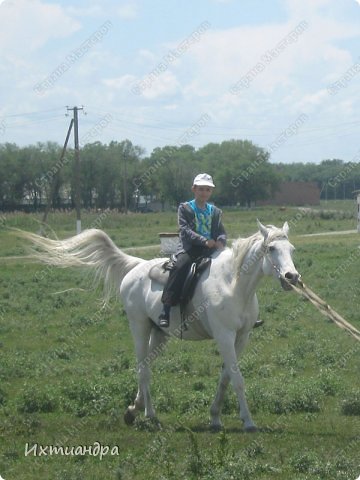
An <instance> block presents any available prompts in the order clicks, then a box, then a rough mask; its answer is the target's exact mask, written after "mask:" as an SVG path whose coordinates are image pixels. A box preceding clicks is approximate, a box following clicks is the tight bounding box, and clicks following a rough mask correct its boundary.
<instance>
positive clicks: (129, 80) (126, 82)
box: [103, 75, 136, 91]
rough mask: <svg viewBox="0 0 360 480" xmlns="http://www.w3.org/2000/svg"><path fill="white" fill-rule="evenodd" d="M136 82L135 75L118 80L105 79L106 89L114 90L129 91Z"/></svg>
mask: <svg viewBox="0 0 360 480" xmlns="http://www.w3.org/2000/svg"><path fill="white" fill-rule="evenodd" d="M135 81H136V77H134V75H123V76H121V77H117V78H105V79H104V80H103V84H104V85H105V86H106V87H110V88H114V89H117V90H122V89H126V90H127V91H129V89H130V87H131V85H133V83H134V82H135Z"/></svg>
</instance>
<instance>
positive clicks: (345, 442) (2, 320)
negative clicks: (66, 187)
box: [0, 202, 360, 480]
mask: <svg viewBox="0 0 360 480" xmlns="http://www.w3.org/2000/svg"><path fill="white" fill-rule="evenodd" d="M353 207H354V206H353V204H352V203H351V204H350V202H349V203H340V204H339V205H331V204H330V202H329V204H328V205H326V206H325V205H322V207H321V208H320V209H317V210H316V211H307V212H303V211H299V210H296V209H293V208H287V209H285V210H279V209H277V208H263V209H256V210H241V211H239V210H238V211H236V210H225V211H224V222H225V224H226V226H227V230H228V233H229V236H230V237H231V238H235V237H236V236H238V235H239V234H241V235H242V236H246V235H249V234H251V233H254V231H255V230H256V218H257V217H258V218H259V219H260V220H261V221H262V222H263V223H267V224H268V223H273V224H275V225H281V224H282V223H283V222H284V221H285V220H287V221H289V223H290V226H291V232H290V233H291V234H290V239H291V241H292V243H293V244H294V245H295V246H296V252H295V263H296V265H297V267H298V270H299V271H300V272H301V273H302V276H303V279H304V281H305V283H307V284H308V285H309V286H310V287H311V288H312V289H313V290H314V291H315V292H316V293H317V294H319V295H320V296H321V297H322V298H324V299H325V300H326V301H327V302H328V303H330V305H331V306H332V307H333V308H335V310H337V311H338V312H339V313H340V314H341V315H343V316H344V317H345V318H346V319H347V320H348V321H349V322H351V323H352V324H353V325H354V326H356V327H357V328H360V314H359V306H358V305H359V302H358V299H359V294H360V280H359V258H360V251H359V249H358V246H359V244H360V241H359V240H360V236H359V235H358V234H356V233H354V234H347V235H325V236H318V237H317V236H314V237H306V236H303V235H305V234H308V233H315V232H332V231H340V230H350V229H355V228H356V224H355V220H354V215H353ZM40 218H41V217H40V216H34V215H23V214H16V215H3V216H1V219H2V221H1V222H0V257H1V259H0V269H1V274H0V380H1V383H0V416H1V420H0V435H1V439H0V455H1V456H0V476H2V477H3V478H4V479H5V480H13V479H16V480H35V479H36V480H49V479H51V480H100V479H106V480H107V479H109V480H119V479H126V480H153V479H154V480H155V479H156V480H157V479H162V480H165V479H166V480H168V479H184V480H192V479H209V480H210V479H211V480H213V479H214V480H215V479H217V480H220V479H221V480H223V479H225V480H227V479H229V480H230V479H235V480H236V479H260V480H263V479H264V480H265V479H269V480H270V479H276V480H288V479H294V480H305V479H343V480H356V479H357V477H358V476H359V475H360V434H359V432H360V428H359V427H360V390H359V372H360V355H359V353H360V345H359V343H358V342H356V340H355V339H354V338H352V337H350V336H349V335H348V334H346V333H345V332H343V331H341V330H340V329H339V328H338V327H336V326H335V325H334V324H332V323H330V322H329V321H328V320H326V319H325V317H323V316H322V315H321V314H320V313H318V312H317V311H316V310H315V309H314V307H313V306H311V305H309V304H308V303H307V302H304V301H303V300H302V299H301V298H300V297H298V296H297V295H296V294H295V293H293V292H290V293H288V292H283V291H282V290H281V287H280V285H278V284H277V283H276V282H275V281H274V280H272V279H264V280H263V281H262V282H261V284H260V288H259V291H258V294H259V301H260V309H261V318H263V319H264V320H265V325H264V326H263V327H261V328H259V329H256V330H254V332H253V335H252V338H251V340H250V343H249V345H248V347H247V349H246V352H245V355H244V356H243V357H242V360H241V362H240V367H241V369H242V372H243V374H244V377H245V381H246V387H247V397H248V401H249V404H250V409H251V412H252V414H253V417H254V420H255V421H256V423H257V425H258V426H259V427H260V431H259V432H257V433H255V434H246V433H244V432H243V430H242V425H241V423H240V420H239V419H238V411H237V402H236V399H235V395H234V393H233V391H232V390H231V389H229V392H228V396H227V399H226V402H225V408H224V413H223V422H224V425H225V429H224V431H222V432H220V433H211V432H210V430H209V426H208V425H209V407H210V403H211V401H212V399H213V395H214V393H215V389H216V385H217V381H218V375H219V370H220V366H221V363H222V362H221V358H220V356H219V355H218V353H217V350H216V346H215V344H214V343H213V342H211V341H208V342H200V343H195V342H194V343H192V342H181V341H175V340H171V341H170V343H169V346H168V349H167V351H166V352H165V353H164V355H163V356H162V357H160V358H159V359H158V360H157V362H156V363H155V365H154V368H153V382H152V394H153V400H154V404H155V407H156V409H157V414H158V418H159V420H160V422H161V424H162V429H161V430H159V429H158V428H157V427H156V425H154V424H153V423H151V422H148V421H146V420H145V418H144V417H140V418H138V419H137V421H136V424H135V426H134V427H127V426H126V425H125V424H124V422H123V412H124V410H125V408H126V407H127V405H128V404H129V403H130V402H131V401H132V400H133V398H134V395H135V393H136V386H137V385H136V366H135V356H134V352H133V345H132V339H131V336H130V332H129V328H128V325H127V321H126V318H125V316H124V314H123V311H122V307H121V304H120V303H117V302H115V301H113V302H112V303H111V305H110V307H109V308H108V309H107V310H105V311H104V310H101V304H100V299H101V289H99V290H97V291H96V292H94V291H92V290H91V277H89V276H88V275H84V274H83V272H80V271H78V270H62V269H55V268H50V267H45V266H44V265H38V264H35V263H30V262H27V261H26V260H25V259H23V258H21V257H22V256H23V255H26V250H25V248H24V244H23V242H22V241H20V240H18V239H17V238H16V237H15V236H14V235H13V234H12V233H11V231H9V230H8V229H7V227H8V226H9V227H15V228H21V229H25V230H30V231H37V230H38V229H39V220H40ZM99 218H100V214H96V213H91V214H90V213H89V214H84V216H83V227H84V228H85V227H89V226H98V227H99V228H102V229H104V230H105V231H106V232H107V233H108V234H109V235H110V236H111V238H112V239H113V240H114V241H115V242H116V244H117V245H118V246H119V247H123V248H125V247H135V249H134V252H135V254H138V255H141V256H143V257H144V258H151V257H153V256H155V255H158V254H159V248H158V247H156V246H155V247H154V248H151V249H136V247H142V246H148V245H158V244H159V242H158V233H159V232H161V231H174V230H176V214H175V213H161V214H146V215H141V214H130V215H127V216H124V215H119V214H114V213H109V214H106V215H103V216H102V217H101V218H100V220H99ZM49 224H50V228H49V234H51V233H50V232H51V229H52V230H53V231H54V232H55V233H56V235H58V236H59V238H63V237H66V236H70V235H73V234H74V232H73V229H74V225H75V219H74V215H73V214H59V213H57V214H51V215H50V216H49ZM358 252H359V253H358ZM132 253H133V252H132ZM14 257H19V258H14ZM68 289H71V290H68ZM65 290H68V291H65ZM61 292H62V293H61ZM95 442H99V444H101V446H102V447H101V448H102V449H103V450H102V451H103V453H104V455H103V457H102V459H100V455H99V453H98V451H97V449H96V448H95V447H97V444H96V443H95ZM51 445H57V446H62V447H63V448H64V449H65V448H67V451H66V452H64V453H68V454H67V455H65V454H64V455H62V454H61V451H58V452H57V453H56V452H55V453H54V452H52V454H50V451H49V448H48V447H50V446H51ZM86 446H87V447H91V453H94V454H95V455H90V454H89V452H90V450H87V452H86V450H85V449H84V448H83V447H86ZM72 447H73V449H72V450H71V448H72ZM107 447H108V448H109V451H108V453H107V454H105V452H106V448H107ZM76 449H77V450H76ZM26 452H27V453H28V455H27V456H25V453H26ZM35 453H37V455H35ZM111 453H112V454H111Z"/></svg>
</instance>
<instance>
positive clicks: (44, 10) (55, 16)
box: [0, 0, 81, 55]
mask: <svg viewBox="0 0 360 480" xmlns="http://www.w3.org/2000/svg"><path fill="white" fill-rule="evenodd" d="M80 28H81V25H80V23H79V22H78V21H76V20H74V19H73V18H71V17H70V16H69V15H67V14H66V12H65V11H64V9H63V8H62V7H61V6H60V5H56V4H46V3H43V2H42V1H41V0H17V1H16V2H10V1H6V2H5V3H4V4H3V5H2V6H1V16H0V43H1V46H2V49H3V51H4V50H6V51H8V52H14V51H21V52H23V53H24V54H25V55H26V54H27V53H28V52H29V51H30V52H31V51H34V50H36V49H37V48H39V47H42V46H43V45H44V44H46V43H47V42H48V40H50V39H56V38H65V37H67V36H69V35H71V34H72V33H74V32H76V31H77V30H79V29H80ZM20 33H21V34H20Z"/></svg>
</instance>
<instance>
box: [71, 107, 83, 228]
mask: <svg viewBox="0 0 360 480" xmlns="http://www.w3.org/2000/svg"><path fill="white" fill-rule="evenodd" d="M83 109H84V107H80V108H79V107H73V108H69V107H67V110H68V111H70V110H72V111H73V114H74V148H75V156H74V160H75V165H74V178H75V208H76V233H77V234H79V233H81V193H80V190H81V188H80V187H81V185H80V148H79V120H78V111H79V110H83Z"/></svg>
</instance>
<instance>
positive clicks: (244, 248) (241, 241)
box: [232, 225, 287, 277]
mask: <svg viewBox="0 0 360 480" xmlns="http://www.w3.org/2000/svg"><path fill="white" fill-rule="evenodd" d="M266 227H267V228H268V229H269V234H268V236H267V237H266V239H265V240H264V237H263V236H262V234H261V233H260V232H256V233H254V234H253V235H251V236H250V237H247V238H241V237H239V238H238V239H237V240H235V242H233V244H232V251H233V258H234V267H235V271H236V277H238V276H239V275H240V274H241V273H246V272H247V270H248V269H249V266H251V265H252V264H253V263H254V262H255V261H256V260H257V259H258V258H259V257H258V255H256V254H255V255H254V256H253V257H254V258H252V259H251V262H249V263H250V265H247V266H246V265H244V259H245V257H246V255H247V254H248V252H249V250H250V249H251V247H252V246H253V245H254V244H255V243H256V242H258V241H260V240H262V241H263V243H262V252H264V249H265V247H266V246H267V245H268V244H269V243H271V242H272V241H274V240H279V239H281V238H282V239H284V238H286V239H287V236H286V235H285V233H284V231H283V229H282V228H277V227H275V226H274V225H266Z"/></svg>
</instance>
